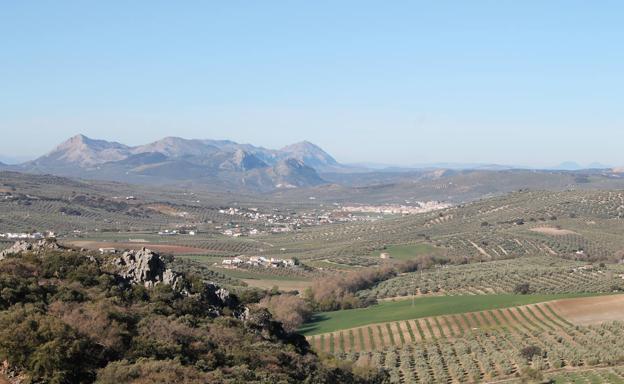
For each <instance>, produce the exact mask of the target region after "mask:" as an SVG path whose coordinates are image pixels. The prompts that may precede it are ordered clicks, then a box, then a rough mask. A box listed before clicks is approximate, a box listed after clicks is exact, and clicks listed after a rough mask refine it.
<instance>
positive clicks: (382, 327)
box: [378, 323, 392, 347]
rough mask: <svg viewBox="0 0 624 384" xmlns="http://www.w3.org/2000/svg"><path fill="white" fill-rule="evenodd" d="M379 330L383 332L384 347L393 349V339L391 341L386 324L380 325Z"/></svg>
mask: <svg viewBox="0 0 624 384" xmlns="http://www.w3.org/2000/svg"><path fill="white" fill-rule="evenodd" d="M378 328H379V329H380V332H381V338H382V340H383V346H384V347H391V346H392V339H390V334H389V332H388V327H386V323H384V324H381V325H378Z"/></svg>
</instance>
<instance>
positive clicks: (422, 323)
mask: <svg viewBox="0 0 624 384" xmlns="http://www.w3.org/2000/svg"><path fill="white" fill-rule="evenodd" d="M416 321H417V322H418V325H419V326H420V329H421V330H422V332H423V335H425V340H431V339H433V338H434V336H433V335H432V334H431V332H429V328H427V323H425V319H418V320H416Z"/></svg>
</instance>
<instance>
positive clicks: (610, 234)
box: [0, 175, 624, 383]
mask: <svg viewBox="0 0 624 384" xmlns="http://www.w3.org/2000/svg"><path fill="white" fill-rule="evenodd" d="M3 177H5V178H4V179H2V178H0V182H2V183H3V185H4V186H6V187H7V188H8V189H7V190H10V191H11V193H12V194H11V195H9V197H10V198H7V199H5V200H2V201H0V212H1V213H2V216H1V217H0V227H1V228H3V230H5V231H8V230H16V231H18V230H23V231H28V230H30V229H31V228H32V229H39V230H48V229H49V230H55V231H56V232H57V235H58V240H59V242H60V243H61V244H64V245H73V246H75V247H79V248H88V249H97V248H100V247H113V248H116V249H118V250H123V249H129V248H140V247H148V248H153V249H154V250H156V251H159V252H162V253H167V254H173V255H175V256H176V258H175V260H174V261H173V262H172V263H173V266H174V269H175V270H177V271H188V272H191V273H193V274H198V275H200V276H201V277H202V278H204V279H207V280H210V281H214V282H218V283H219V284H221V285H223V286H225V287H227V288H228V289H230V290H233V291H234V292H236V293H237V294H238V293H241V294H245V293H250V294H249V295H248V296H249V297H252V298H253V297H255V293H256V292H260V293H259V294H258V295H259V296H258V297H259V298H257V299H256V300H260V298H261V297H262V295H265V294H266V295H267V297H268V296H270V295H279V294H280V293H279V292H278V291H282V292H281V293H282V294H286V293H288V294H292V295H293V296H295V295H298V296H299V297H298V300H300V301H301V302H303V303H304V304H305V305H310V306H311V305H313V304H314V303H313V302H311V301H310V300H312V299H311V298H310V297H308V296H306V293H305V292H306V290H307V288H310V287H314V284H315V283H318V282H319V279H326V280H320V281H321V282H323V281H331V279H339V278H341V277H344V276H350V275H351V274H354V275H357V274H358V273H360V272H366V271H369V270H376V271H379V270H384V269H385V270H389V271H390V272H388V273H384V274H383V275H382V276H383V277H382V278H379V279H376V280H371V281H369V282H367V283H366V284H363V285H361V286H358V288H357V289H354V290H353V291H352V292H349V294H352V295H353V298H354V299H357V300H352V301H350V302H349V303H354V302H356V304H349V306H346V307H341V306H338V307H332V308H324V309H323V308H321V310H329V309H336V308H355V307H357V306H363V307H364V308H355V309H342V310H339V311H332V312H317V313H315V314H314V315H313V317H312V318H311V319H310V320H309V321H308V322H307V323H304V324H303V325H302V326H301V327H300V329H299V332H301V333H302V334H304V335H305V336H306V337H307V340H308V341H309V343H310V344H311V346H312V347H313V348H314V349H315V350H316V351H318V352H321V353H327V354H331V355H333V356H335V357H337V358H338V359H341V360H347V361H350V362H352V363H353V364H355V365H356V366H367V367H377V368H383V369H385V370H386V371H387V372H388V374H389V375H390V381H391V382H393V383H438V382H446V383H462V382H480V381H501V382H518V381H520V380H529V379H531V377H533V376H535V377H539V376H541V377H543V378H545V379H551V378H552V379H553V380H554V381H555V382H588V381H589V382H591V381H594V382H600V380H601V379H602V380H603V381H611V382H619V381H618V380H620V379H622V377H623V376H624V368H623V367H620V366H619V365H621V363H622V361H624V355H622V353H621V352H620V350H621V347H622V346H623V345H622V341H621V340H622V336H624V325H623V323H621V322H620V321H622V320H624V317H623V316H622V313H624V308H623V307H622V300H621V296H619V295H617V293H619V292H624V278H623V277H624V264H622V263H621V262H620V261H621V260H624V237H622V235H621V234H622V233H624V193H623V192H621V191H596V190H593V191H592V190H564V191H528V190H522V191H517V192H513V193H510V194H508V195H505V196H496V197H489V198H484V199H481V200H475V201H472V202H467V203H457V204H456V205H454V206H451V207H448V208H444V209H440V210H437V211H434V212H426V213H417V214H410V215H386V216H370V217H368V216H362V215H358V217H357V218H353V220H352V221H338V220H337V221H331V220H330V222H326V223H322V224H319V223H317V221H319V220H321V217H322V218H323V219H322V220H329V219H327V218H328V217H330V216H331V212H332V210H333V209H337V208H335V207H339V203H335V204H338V205H334V202H331V203H332V204H331V205H329V204H328V203H329V202H326V201H313V200H307V201H305V202H297V201H292V200H289V199H277V200H272V199H275V196H264V197H262V198H260V197H258V196H256V197H249V196H240V195H239V196H236V195H226V194H215V193H208V192H202V191H185V190H174V189H171V190H165V189H156V188H154V189H149V188H145V187H135V186H128V185H120V184H114V183H104V182H82V181H71V180H68V179H60V180H59V179H58V178H53V177H50V176H37V177H35V178H34V179H31V178H30V177H26V176H24V177H23V178H17V179H15V178H10V177H8V176H6V175H4V176H3ZM129 195H131V196H132V199H129V200H126V198H125V197H124V196H129ZM120 197H121V198H120ZM78 212H79V213H80V214H78ZM275 220H277V221H279V222H277V223H276V222H275ZM305 220H311V222H312V224H309V225H308V224H302V225H300V224H301V223H305V222H306V221H305ZM282 221H286V222H288V223H290V224H287V225H286V224H284V222H282ZM276 228H277V229H278V230H276V231H273V230H272V229H276ZM284 228H287V230H285V231H282V229H284ZM171 229H179V230H180V233H176V234H175V235H162V234H161V235H159V234H158V232H159V231H163V230H171ZM189 229H193V232H194V233H193V234H192V235H191V234H190V233H189V231H188V230H189ZM251 229H257V230H258V231H257V232H255V233H256V234H255V235H250V234H249V233H250V231H251ZM226 230H230V233H231V234H233V233H237V234H240V236H233V235H226ZM9 244H10V242H9V241H7V240H4V241H0V248H2V247H6V246H8V245H9ZM382 254H383V257H381V256H382ZM242 256H264V257H266V258H271V257H274V258H280V259H288V258H293V259H294V258H296V259H297V260H298V262H299V263H300V265H298V266H297V267H296V268H267V267H263V266H253V265H241V266H240V267H235V268H234V267H229V268H226V267H224V266H223V265H222V261H223V260H224V259H225V258H233V257H242ZM409 263H411V264H409ZM406 265H407V266H409V268H408V267H405V268H402V266H406ZM274 287H278V290H277V291H276V290H273V288H274ZM336 287H337V289H343V288H344V286H342V285H340V284H338V285H336ZM252 288H253V289H252ZM263 292H264V293H263ZM610 300H611V301H610ZM310 308H312V307H310ZM315 310H319V309H318V307H317V309H315ZM299 324H300V323H299ZM297 326H298V325H297ZM527 351H529V352H531V351H532V352H531V353H528V352H527Z"/></svg>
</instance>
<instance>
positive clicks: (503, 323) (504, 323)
mask: <svg viewBox="0 0 624 384" xmlns="http://www.w3.org/2000/svg"><path fill="white" fill-rule="evenodd" d="M491 315H492V316H493V317H494V318H496V319H497V320H498V322H499V323H500V324H501V326H503V327H505V326H508V325H509V322H508V321H507V318H506V317H505V316H503V315H501V314H500V312H498V311H492V312H491Z"/></svg>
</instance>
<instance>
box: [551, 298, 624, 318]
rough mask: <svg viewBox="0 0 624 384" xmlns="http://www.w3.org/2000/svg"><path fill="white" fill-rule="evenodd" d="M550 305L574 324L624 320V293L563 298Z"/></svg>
mask: <svg viewBox="0 0 624 384" xmlns="http://www.w3.org/2000/svg"><path fill="white" fill-rule="evenodd" d="M549 305H550V306H551V308H552V309H554V310H555V312H557V313H558V314H559V315H561V316H562V317H564V318H565V319H566V320H568V321H569V322H571V323H573V324H578V325H590V324H600V323H605V322H609V321H614V320H624V295H611V296H597V297H582V298H577V299H563V300H557V301H553V302H550V303H549Z"/></svg>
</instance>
